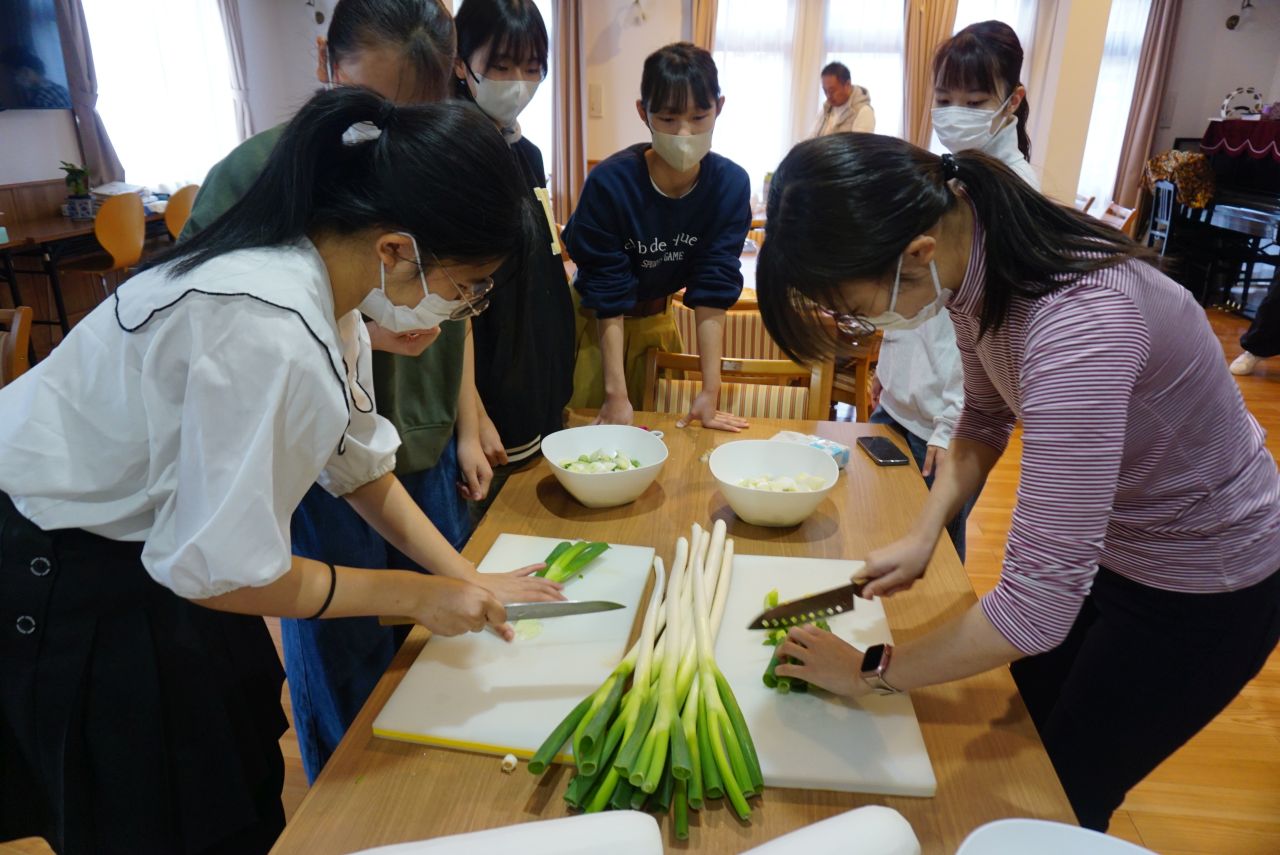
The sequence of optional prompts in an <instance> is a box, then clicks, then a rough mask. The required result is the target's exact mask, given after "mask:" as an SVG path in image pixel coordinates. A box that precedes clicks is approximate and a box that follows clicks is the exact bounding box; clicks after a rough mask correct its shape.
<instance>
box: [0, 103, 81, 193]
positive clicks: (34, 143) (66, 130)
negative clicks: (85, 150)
mask: <svg viewBox="0 0 1280 855" xmlns="http://www.w3.org/2000/svg"><path fill="white" fill-rule="evenodd" d="M64 160H67V161H70V162H72V163H79V162H80V144H79V142H77V141H76V123H75V119H74V118H72V115H71V111H70V110H4V111H3V112H0V184H18V183H20V182H23V181H44V180H46V179H49V178H61V177H62V172H61V171H60V170H59V169H58V164H59V163H60V162H61V161H64Z"/></svg>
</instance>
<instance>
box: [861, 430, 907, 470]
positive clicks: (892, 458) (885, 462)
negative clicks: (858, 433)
mask: <svg viewBox="0 0 1280 855" xmlns="http://www.w3.org/2000/svg"><path fill="white" fill-rule="evenodd" d="M858 447H859V448H861V449H862V450H863V451H865V452H866V453H867V456H868V457H870V458H871V459H872V460H874V461H875V462H876V465H877V466H906V465H907V463H909V462H910V461H909V460H908V459H907V456H906V455H905V454H903V453H902V449H901V448H898V446H897V445H895V444H894V443H893V440H890V439H887V438H885V437H883V436H862V437H858Z"/></svg>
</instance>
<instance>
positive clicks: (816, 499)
mask: <svg viewBox="0 0 1280 855" xmlns="http://www.w3.org/2000/svg"><path fill="white" fill-rule="evenodd" d="M710 463H711V474H712V475H713V476H715V479H716V481H717V482H719V484H720V492H721V493H723V494H724V497H725V498H726V499H727V500H728V501H729V507H731V508H733V512H734V513H735V514H737V515H738V517H739V518H740V519H741V520H743V521H744V522H749V523H751V524H752V525H763V526H773V527H783V526H792V525H799V524H800V523H802V522H804V520H805V519H806V518H807V517H808V516H809V515H810V514H812V513H813V512H814V511H815V510H817V508H818V505H820V504H822V500H823V499H825V498H826V497H827V493H830V492H831V488H832V487H834V486H835V484H836V479H837V478H839V477H840V468H839V467H838V466H836V462H835V460H833V459H832V458H831V455H829V454H827V453H826V452H825V451H822V450H821V449H817V448H813V447H812V446H809V445H802V444H800V443H798V442H783V441H781V440H772V439H742V440H737V441H735V442H726V443H725V444H723V445H721V446H720V447H719V448H717V449H716V450H715V451H713V452H712V453H711V460H710Z"/></svg>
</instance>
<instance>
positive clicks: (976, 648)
mask: <svg viewBox="0 0 1280 855" xmlns="http://www.w3.org/2000/svg"><path fill="white" fill-rule="evenodd" d="M936 483H937V482H935V486H936ZM1024 655H1025V654H1024V653H1023V652H1022V651H1020V650H1018V648H1016V647H1014V646H1013V645H1012V644H1010V643H1009V642H1008V641H1007V640H1006V639H1005V637H1004V636H1002V635H1001V634H1000V633H999V632H997V631H996V628H995V627H994V626H992V625H991V621H989V620H987V616H986V613H985V612H983V611H982V607H981V606H980V605H978V604H977V603H975V604H973V605H972V606H970V607H969V610H968V611H967V612H965V613H964V614H963V615H961V616H960V617H959V618H958V619H957V620H953V621H951V622H950V623H948V624H945V625H944V626H942V627H940V628H939V629H937V630H935V631H933V632H931V633H928V634H927V635H925V636H922V637H921V638H917V639H915V640H914V641H909V642H907V643H906V644H902V645H898V646H895V647H894V650H893V658H892V660H891V661H890V663H889V669H888V670H887V671H886V672H885V675H884V676H885V680H886V681H888V683H889V685H891V686H893V687H894V688H896V689H901V690H903V691H909V690H911V689H918V688H921V687H922V686H932V685H935V684H938V683H947V682H950V681H952V680H961V679H964V678H965V677H971V676H973V675H974V674H981V673H982V672H984V671H990V670H991V669H992V668H998V667H1000V666H1001V665H1007V664H1008V663H1010V662H1013V661H1015V660H1017V659H1021V658H1022V657H1023V656H1024Z"/></svg>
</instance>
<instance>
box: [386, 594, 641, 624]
mask: <svg viewBox="0 0 1280 855" xmlns="http://www.w3.org/2000/svg"><path fill="white" fill-rule="evenodd" d="M625 608H626V606H624V605H623V604H622V603H613V602H610V601H608V600H561V601H560V602H556V603H511V604H509V605H508V606H507V620H508V621H517V620H530V619H533V618H554V617H568V616H570V615H586V614H592V613H593V612H611V611H613V610H614V609H625ZM414 622H415V621H414V620H413V619H412V618H407V617H398V616H389V615H383V616H382V617H380V618H378V623H379V624H380V625H381V626H405V625H408V624H412V623H414Z"/></svg>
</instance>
